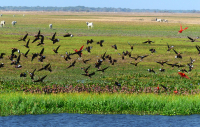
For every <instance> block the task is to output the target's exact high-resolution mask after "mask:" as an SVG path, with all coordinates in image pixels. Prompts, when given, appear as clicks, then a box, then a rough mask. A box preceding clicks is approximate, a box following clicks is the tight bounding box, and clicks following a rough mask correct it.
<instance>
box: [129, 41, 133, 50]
mask: <svg viewBox="0 0 200 127" xmlns="http://www.w3.org/2000/svg"><path fill="white" fill-rule="evenodd" d="M128 44H129V45H130V47H131V50H133V45H131V44H130V43H129V42H128Z"/></svg>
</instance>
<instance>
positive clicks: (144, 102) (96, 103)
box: [0, 93, 200, 116]
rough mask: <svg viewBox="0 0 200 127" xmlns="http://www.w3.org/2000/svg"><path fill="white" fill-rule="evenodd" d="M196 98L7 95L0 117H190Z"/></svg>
mask: <svg viewBox="0 0 200 127" xmlns="http://www.w3.org/2000/svg"><path fill="white" fill-rule="evenodd" d="M199 96H200V95H193V96H181V95H179V96H177V95H176V96H175V95H170V96H168V95H163V94H162V95H155V94H139V95H137V94H88V93H68V94H51V95H44V94H42V95H40V94H24V93H10V94H1V95H0V98H1V99H0V109H1V110H0V115H1V116H7V115H25V114H47V113H93V114H94V113H95V114H115V113H117V114H140V115H144V114H159V115H190V114H198V113H200V99H199Z"/></svg>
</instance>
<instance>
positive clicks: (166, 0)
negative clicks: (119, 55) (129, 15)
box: [0, 0, 200, 10]
mask: <svg viewBox="0 0 200 127" xmlns="http://www.w3.org/2000/svg"><path fill="white" fill-rule="evenodd" d="M0 6H29V7H31V6H44V7H47V6H53V7H56V6H57V7H68V6H85V7H114V8H119V7H121V8H130V9H162V10H165V9H167V10H200V0H190V1H189V0H2V2H1V4H0Z"/></svg>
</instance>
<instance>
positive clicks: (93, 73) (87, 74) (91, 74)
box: [82, 72, 95, 78]
mask: <svg viewBox="0 0 200 127" xmlns="http://www.w3.org/2000/svg"><path fill="white" fill-rule="evenodd" d="M82 75H85V76H88V77H90V78H91V76H93V75H95V72H92V73H90V74H89V73H86V74H82Z"/></svg>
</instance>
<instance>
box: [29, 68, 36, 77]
mask: <svg viewBox="0 0 200 127" xmlns="http://www.w3.org/2000/svg"><path fill="white" fill-rule="evenodd" d="M35 71H36V69H35V70H33V72H28V71H27V72H28V73H29V75H30V77H31V79H34V78H33V77H34V76H35Z"/></svg>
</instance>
